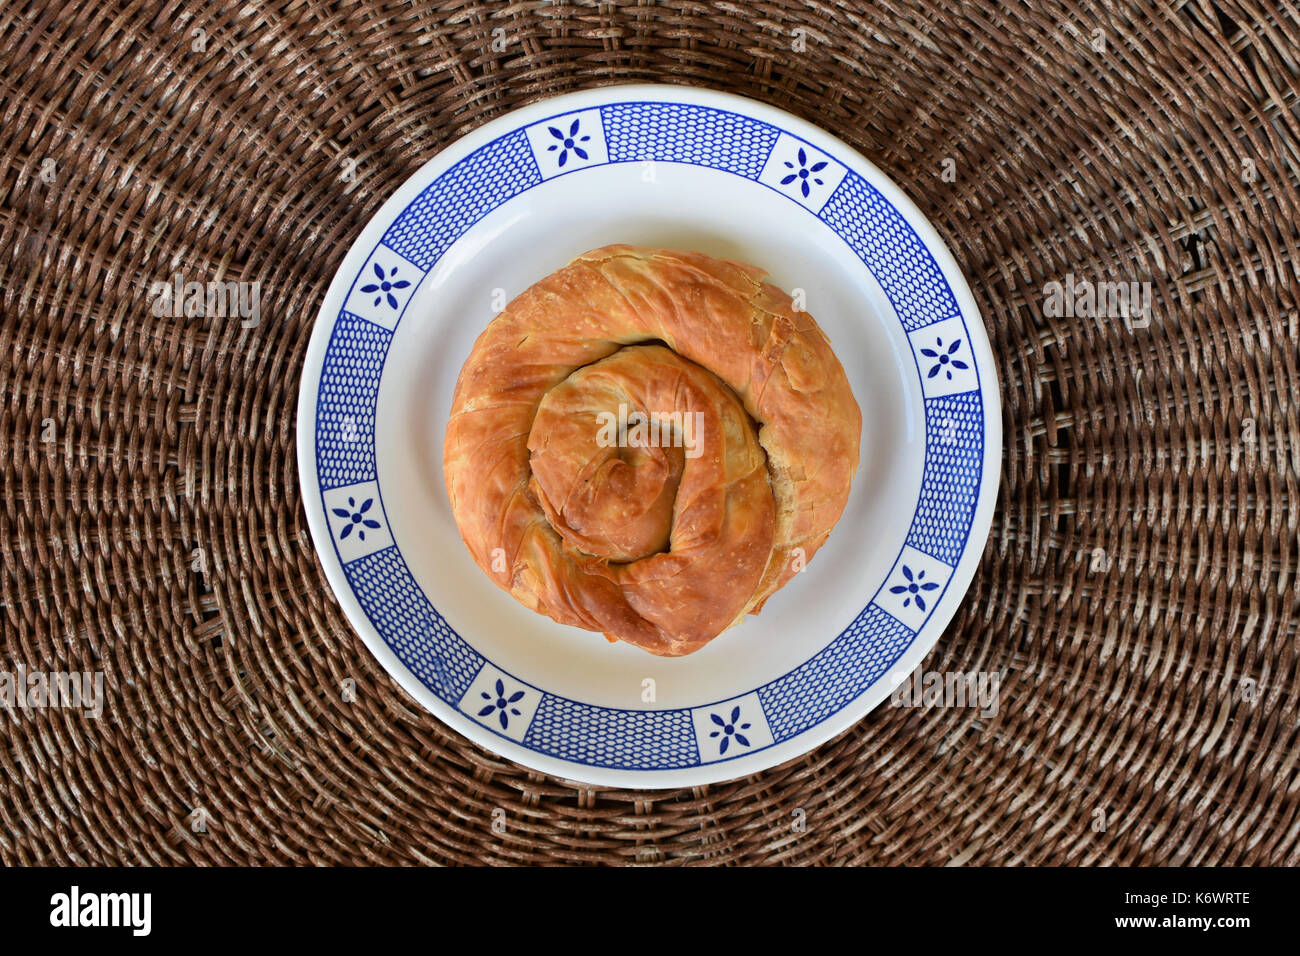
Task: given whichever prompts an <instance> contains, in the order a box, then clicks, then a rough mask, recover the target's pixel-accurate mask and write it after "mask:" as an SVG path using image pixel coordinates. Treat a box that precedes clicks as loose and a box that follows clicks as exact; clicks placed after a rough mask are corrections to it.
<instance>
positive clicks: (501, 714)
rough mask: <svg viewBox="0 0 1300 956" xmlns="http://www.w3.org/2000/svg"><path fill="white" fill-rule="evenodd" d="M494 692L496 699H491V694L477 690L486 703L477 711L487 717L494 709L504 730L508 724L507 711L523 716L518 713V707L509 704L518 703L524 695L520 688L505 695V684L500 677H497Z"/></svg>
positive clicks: (481, 715)
mask: <svg viewBox="0 0 1300 956" xmlns="http://www.w3.org/2000/svg"><path fill="white" fill-rule="evenodd" d="M496 692H497V693H496V700H493V699H492V695H491V694H489V693H488V692H487V691H480V692H479V696H480V697H482V698H483V699H484V700H486V701H487V702H488V704H487V706H486V707H484V708H483V709H482V710H480V711H479V712H478V715H479V716H480V717H487V716H489V715H490V714H491V713H492V711H494V710H495V711H496V712H497V719H498V720H500V721H501V729H502V730H506V729H507V728H508V727H509V726H510V718H509V717H507V716H506V713H507V712H509V713H511V714H513V715H514V716H516V717H522V716H523V714H522V713H520V711H519V708H518V707H511V706H510V705H511V704H515V703H518V702H519V701H520V700H522V699H523V696H524V692H523V691H522V690H517V691H515V692H514V693H513V694H511V695H510V696H509V697H507V696H506V685H505V684H504V683H503V682H502V681H501V679H500V678H497V686H496Z"/></svg>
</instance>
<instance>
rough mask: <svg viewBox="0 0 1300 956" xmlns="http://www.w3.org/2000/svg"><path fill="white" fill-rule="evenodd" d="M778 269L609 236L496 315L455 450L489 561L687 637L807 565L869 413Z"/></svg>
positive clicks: (513, 584)
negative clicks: (776, 276) (771, 272)
mask: <svg viewBox="0 0 1300 956" xmlns="http://www.w3.org/2000/svg"><path fill="white" fill-rule="evenodd" d="M765 278H766V273H765V272H763V271H762V270H760V269H758V268H756V267H754V266H751V265H746V264H744V263H740V262H734V261H730V260H725V259H716V258H713V257H711V256H707V255H704V254H703V253H699V252H676V251H671V250H657V249H643V248H638V247H634V246H627V245H611V246H605V247H603V248H600V249H596V250H593V251H591V252H588V253H586V254H584V255H581V256H579V257H578V258H576V259H574V260H573V261H572V262H571V263H569V265H567V266H565V267H564V268H562V269H559V270H558V271H556V272H553V273H552V274H550V275H548V276H546V277H545V278H544V279H542V280H541V281H539V282H537V283H536V284H534V285H533V286H532V287H530V288H529V289H527V290H526V291H525V292H523V293H522V294H521V295H520V296H519V297H518V298H516V299H515V300H514V301H513V302H511V303H510V304H509V305H508V306H507V308H506V309H505V311H504V312H502V313H501V314H500V315H498V316H497V317H496V318H495V319H493V320H492V321H491V322H490V323H489V324H488V326H487V328H486V329H485V330H484V331H483V333H482V335H480V336H479V338H478V341H477V342H476V343H475V345H474V349H473V351H472V352H471V353H470V356H469V358H468V359H467V360H466V362H465V365H464V367H463V368H462V369H461V372H460V378H459V380H458V381H457V383H456V392H455V395H454V397H453V399H452V411H451V417H450V420H449V421H448V425H447V437H446V442H445V445H444V449H443V452H444V455H443V469H444V475H445V477H446V481H447V492H448V495H449V496H450V498H451V505H452V511H453V513H454V514H455V517H456V523H457V525H458V526H459V528H460V533H461V536H462V537H463V538H464V540H465V543H466V545H467V546H468V547H469V550H470V553H471V554H472V555H473V557H474V560H475V561H476V562H477V563H478V565H479V567H481V568H482V569H483V570H484V572H486V573H487V574H488V576H489V577H491V578H492V580H494V581H495V582H496V583H497V584H498V585H500V586H501V587H502V588H504V589H505V590H507V591H509V592H510V593H511V594H512V595H514V597H515V598H516V599H517V600H519V601H520V602H521V603H522V604H524V605H525V606H527V607H529V608H532V609H533V610H534V611H537V612H539V613H541V614H546V615H549V616H550V617H552V618H554V619H555V620H557V621H559V622H561V623H563V624H572V625H574V626H576V627H581V628H585V629H587V630H591V631H600V632H603V633H604V634H605V636H606V637H607V638H609V639H610V640H619V641H626V642H627V643H629V644H633V645H636V646H637V647H640V648H643V649H645V650H647V651H649V652H650V653H652V654H658V655H663V656H680V655H683V654H689V653H691V652H692V651H695V650H698V649H699V648H701V647H703V646H704V645H705V644H707V643H708V642H709V641H711V640H712V639H713V638H715V637H716V636H717V635H718V634H720V633H721V632H722V631H724V630H726V629H727V628H729V627H731V626H732V625H734V624H737V623H739V622H740V621H741V620H742V619H743V618H744V616H745V615H746V614H757V613H758V612H759V611H760V610H761V609H762V607H763V603H764V602H765V601H766V600H767V599H768V598H769V597H770V596H771V595H772V594H773V593H774V592H775V591H776V590H778V589H779V588H780V587H782V586H783V585H784V584H785V583H786V582H787V581H789V580H790V578H791V577H793V576H794V575H795V574H796V573H798V571H799V570H801V569H802V568H803V566H804V565H806V564H807V562H808V561H809V560H810V559H811V558H812V556H813V554H814V553H815V552H816V551H817V549H818V548H820V547H821V546H822V545H823V544H824V543H825V541H826V539H827V537H828V536H829V535H830V532H831V529H832V528H833V527H834V525H835V523H836V521H838V520H839V517H840V515H841V514H842V513H843V510H844V506H845V503H846V501H847V500H848V495H849V486H850V484H851V483H852V480H853V475H854V474H855V472H856V470H857V466H858V445H859V438H860V433H861V430H862V416H861V412H860V411H859V409H858V405H857V402H856V401H854V398H853V393H852V391H851V389H850V388H849V383H848V379H847V378H846V376H845V374H844V369H843V367H842V366H841V365H840V362H839V360H838V359H837V358H836V357H835V353H834V352H833V351H832V350H831V346H830V342H829V341H828V340H827V338H826V336H825V335H824V334H823V333H822V331H821V329H819V328H818V327H817V323H816V322H814V321H813V318H812V316H810V315H808V314H807V313H806V312H801V311H796V310H795V309H794V306H793V302H792V301H791V298H790V296H789V295H787V294H786V293H785V292H782V291H781V290H780V289H778V288H776V286H774V285H772V284H771V283H769V282H766V281H764V280H765Z"/></svg>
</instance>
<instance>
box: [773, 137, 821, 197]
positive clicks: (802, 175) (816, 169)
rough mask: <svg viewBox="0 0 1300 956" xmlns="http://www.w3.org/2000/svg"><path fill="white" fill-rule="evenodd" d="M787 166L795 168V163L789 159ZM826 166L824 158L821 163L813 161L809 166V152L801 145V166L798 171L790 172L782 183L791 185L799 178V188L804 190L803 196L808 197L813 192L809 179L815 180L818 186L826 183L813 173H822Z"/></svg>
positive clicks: (787, 167)
mask: <svg viewBox="0 0 1300 956" xmlns="http://www.w3.org/2000/svg"><path fill="white" fill-rule="evenodd" d="M785 167H786V169H794V163H791V162H788V161H787V162H786V164H785ZM825 168H826V161H825V160H822V161H821V162H820V163H813V164H812V165H811V166H809V165H808V154H807V153H805V152H804V149H803V147H802V146H800V147H799V168H798V170H797V171H795V172H793V173H790V174H789V175H788V176H786V177H785V178H784V179H782V180H781V185H782V186H789V185H790V184H791V183H792V182H794V181H795V180H796V179H797V180H799V188H800V190H802V191H803V198H804V199H807V198H808V194H809V193H810V192H812V190H811V189H809V188H808V180H809V179H811V180H812V181H813V182H815V183H816V184H817V185H818V186H825V185H826V184H825V183H824V182H822V181H821V180H820V179H818V178H817V177H816V176H814V175H813V173H820V172H821V171H822V170H823V169H825Z"/></svg>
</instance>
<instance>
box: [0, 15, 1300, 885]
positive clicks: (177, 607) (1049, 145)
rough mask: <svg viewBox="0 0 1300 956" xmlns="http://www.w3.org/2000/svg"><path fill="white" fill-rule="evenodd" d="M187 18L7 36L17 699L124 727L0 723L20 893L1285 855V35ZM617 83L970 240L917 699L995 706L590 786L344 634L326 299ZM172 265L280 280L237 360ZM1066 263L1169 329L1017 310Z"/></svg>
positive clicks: (1288, 534)
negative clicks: (87, 700) (307, 409)
mask: <svg viewBox="0 0 1300 956" xmlns="http://www.w3.org/2000/svg"><path fill="white" fill-rule="evenodd" d="M217 7H218V5H216V4H207V3H197V2H191V0H162V2H139V0H120V2H107V3H80V4H79V3H76V2H61V0H36V2H22V0H8V2H6V3H4V4H3V6H2V7H0V49H2V50H3V60H2V63H0V65H2V66H3V69H2V70H0V106H2V108H3V110H2V114H0V142H2V143H3V156H4V170H3V173H4V175H3V180H2V183H3V185H0V243H2V246H3V250H4V255H3V257H2V258H0V292H2V294H3V327H2V328H0V396H2V398H0V400H2V402H3V405H2V406H0V433H2V435H3V446H0V447H2V450H3V458H2V460H0V480H2V483H3V489H2V493H0V499H2V500H0V548H3V553H2V555H0V560H2V561H3V567H2V570H0V602H2V603H3V608H2V609H0V651H2V654H3V660H2V661H0V668H3V669H7V670H14V669H15V668H17V667H18V666H19V665H21V666H24V667H26V668H28V669H31V670H40V669H44V670H65V671H70V670H83V671H94V670H102V671H103V673H104V674H105V679H106V692H107V696H108V701H107V705H106V708H105V711H104V715H103V717H102V718H101V719H99V720H94V719H90V718H87V717H84V716H81V715H80V714H77V713H73V712H70V711H67V710H58V709H46V710H29V709H23V708H17V709H14V710H3V709H0V721H3V725H4V733H3V739H2V740H0V859H2V860H3V861H4V862H5V863H8V864H15V863H26V864H30V863H96V864H113V863H149V862H159V863H172V862H195V863H343V862H375V863H415V862H473V861H480V862H493V863H500V862H524V863H573V862H610V863H659V862H662V863H694V862H709V863H723V862H727V863H733V862H741V863H756V862H797V863H848V862H853V863H860V862H871V863H936V864H937V863H1079V864H1100V863H1112V864H1133V863H1188V864H1256V863H1296V862H1297V861H1300V771H1298V770H1297V762H1298V761H1300V733H1298V731H1297V718H1298V716H1300V714H1298V710H1300V702H1298V700H1297V695H1298V692H1300V682H1298V681H1297V648H1298V641H1297V622H1298V619H1300V618H1298V616H1297V611H1298V610H1300V586H1298V585H1297V575H1298V574H1300V546H1298V542H1297V510H1296V507H1295V505H1296V500H1297V496H1298V495H1300V484H1298V482H1297V472H1298V471H1300V421H1297V404H1298V402H1297V387H1298V385H1300V368H1298V366H1300V329H1298V325H1300V279H1298V278H1297V269H1298V268H1300V265H1298V263H1300V230H1298V228H1297V223H1300V208H1298V207H1300V190H1297V170H1300V153H1298V150H1300V118H1298V116H1297V111H1298V110H1300V101H1298V93H1300V79H1298V77H1297V74H1298V73H1300V42H1298V41H1300V10H1298V9H1297V6H1296V4H1295V3H1294V2H1291V0H1217V2H1214V3H1211V2H1208V0H1190V2H1178V0H1167V2H1155V0H1136V2H1119V0H1102V2H1099V3H1077V4H1076V3H1068V2H1054V0H1043V2H1037V0H1036V2H1033V3H1020V2H1016V3H1010V2H997V3H986V4H972V3H969V2H960V0H943V2H941V3H920V2H912V0H881V2H878V3H870V4H869V3H867V2H865V0H854V2H848V0H844V2H840V0H807V2H803V3H770V2H762V3H739V2H729V3H714V4H709V3H701V2H695V0H662V2H649V0H641V2H602V3H598V4H597V3H590V2H584V3H569V2H554V3H552V2H512V3H480V2H473V0H462V2H447V3H427V4H426V3H417V4H411V3H407V2H373V3H372V2H366V0H344V2H337V3H330V2H322V0H296V2H292V3H290V2H283V0H268V2H266V3H259V4H255V5H252V6H245V5H242V4H231V5H229V6H228V8H227V9H226V10H225V11H224V12H219V11H218V10H217V9H216V8H217ZM497 28H500V29H501V30H503V31H504V32H503V33H501V32H498V33H495V34H494V32H493V31H494V30H496V29H497ZM494 38H497V39H504V42H498V43H497V46H498V47H501V46H504V49H494V48H493V40H494ZM631 80H638V81H657V82H673V83H688V84H697V85H702V86H707V87H713V88H717V89H725V90H729V91H733V92H737V93H741V94H744V95H748V96H751V97H754V98H757V99H760V100H764V101H767V102H769V103H772V104H775V105H777V106H780V107H783V108H784V109H787V110H790V111H791V112H793V113H795V114H797V115H799V116H802V117H804V118H806V119H809V120H811V121H813V122H816V123H818V124H820V125H822V126H823V127H825V128H826V129H828V130H830V131H831V132H833V133H835V134H836V135H838V136H840V137H842V138H843V139H845V140H846V141H848V142H849V143H850V144H852V145H853V146H854V147H856V148H857V149H859V150H860V151H861V152H862V153H864V154H865V155H866V156H867V157H869V158H870V159H872V160H873V161H874V162H875V163H877V164H878V165H879V166H880V167H881V168H882V169H884V170H885V172H886V173H887V174H889V175H890V176H892V177H893V178H894V179H895V180H896V181H897V182H898V183H900V184H901V185H902V186H903V187H904V189H905V190H906V191H908V192H909V193H910V194H911V195H912V197H913V198H914V199H915V200H916V201H917V203H918V204H919V205H920V207H921V209H922V210H923V212H924V213H925V214H926V215H927V216H928V217H930V219H931V221H932V222H934V223H935V225H936V226H937V227H938V229H939V231H940V232H941V233H942V234H943V235H944V237H945V238H946V240H947V241H948V242H949V244H950V245H951V247H952V249H953V251H954V252H955V254H956V256H957V258H958V260H959V262H960V263H961V265H962V268H963V270H964V271H965V273H966V275H967V277H968V278H969V281H970V283H971V286H972V288H973V289H974V291H975V295H976V297H977V299H978V301H979V303H980V306H981V308H982V310H983V312H984V316H985V318H986V321H987V324H988V328H989V334H990V337H991V339H992V343H993V349H994V353H995V354H996V356H997V360H998V368H999V374H1000V376H1001V382H1002V389H1003V403H1004V431H1005V462H1004V473H1003V482H1002V487H1001V491H1000V494H999V498H998V513H997V516H996V518H995V519H994V524H993V532H992V536H991V538H990V540H989V542H988V545H987V547H986V549H985V552H984V561H983V565H982V567H981V569H980V572H979V574H978V576H977V577H976V579H975V583H974V585H973V586H972V589H971V591H970V593H969V595H968V597H967V600H966V602H965V604H964V606H963V609H962V610H961V612H960V613H959V614H958V616H957V617H956V619H955V620H954V621H953V623H952V624H951V625H950V626H949V628H948V630H947V632H946V634H945V636H944V638H943V639H942V640H941V642H940V644H939V645H938V647H937V649H936V650H935V651H934V653H933V654H932V655H931V657H930V658H929V659H928V661H927V663H926V667H927V669H930V670H939V671H950V670H963V671H969V670H993V669H996V670H1000V671H1001V672H1002V673H1003V674H1004V680H1003V684H1002V703H1001V708H1000V710H999V712H998V715H997V716H996V717H995V718H991V719H988V720H984V719H982V718H980V716H979V714H978V712H977V711H975V710H971V709H959V708H947V709H945V708H931V709H924V708H918V709H893V708H890V707H888V706H886V707H882V708H879V709H878V710H877V711H876V712H874V713H873V714H872V715H871V716H870V717H868V718H867V719H865V720H864V721H862V722H861V723H860V724H859V725H857V726H856V727H854V728H853V729H851V730H850V731H848V732H847V733H845V734H843V735H842V736H840V737H839V738H837V739H836V740H834V741H833V742H831V743H828V744H826V745H825V746H823V747H821V748H819V749H818V750H816V751H815V752H813V753H811V754H809V755H808V756H806V757H805V758H803V759H800V760H796V761H793V762H792V763H789V764H787V765H785V766H783V767H780V768H778V769H775V770H772V771H769V772H767V773H763V774H761V775H759V776H757V777H754V778H751V779H747V780H740V781H736V782H733V783H728V784H723V785H717V786H710V787H705V788H699V789H698V790H682V791H676V792H654V793H652V792H644V793H638V792H631V791H619V790H603V789H593V788H585V787H579V786H575V785H570V784H568V783H565V782H563V781H558V780H554V779H549V778H546V777H544V776H542V775H539V774H535V773H531V772H528V771H526V770H523V769H521V768H520V767H517V766H514V765H511V764H510V763H508V762H505V761H503V760H500V759H497V758H494V757H493V756H492V755H490V754H488V753H486V752H484V751H482V750H480V749H479V748H477V747H476V746H474V745H472V744H469V743H468V742H467V741H465V740H463V739H461V738H459V737H457V736H456V735H454V734H452V733H450V732H448V731H447V730H445V729H444V728H443V727H442V726H441V725H440V724H439V723H437V722H436V721H435V720H434V719H433V718H432V717H431V716H429V715H428V714H426V713H425V712H423V711H422V710H421V709H420V708H419V707H418V706H417V705H416V704H415V703H414V702H413V701H412V700H411V699H410V698H408V697H407V696H406V695H405V694H404V693H403V692H401V691H400V690H399V689H398V688H397V686H396V685H395V684H394V683H393V681H392V680H390V679H389V677H388V676H387V675H386V673H385V672H384V671H383V670H382V669H381V668H380V667H379V666H378V664H377V663H376V662H375V660H374V659H373V658H372V657H371V656H370V654H369V653H368V652H367V651H366V649H365V647H364V646H363V645H362V643H361V641H360V640H359V639H358V638H357V637H356V635H355V634H354V633H353V631H352V629H351V628H350V626H349V625H348V623H347V621H346V619H345V618H344V616H343V615H342V613H341V612H340V610H339V607H338V605H337V604H336V603H335V600H334V597H333V595H332V593H331V591H330V589H329V588H328V586H327V585H326V583H325V579H324V577H323V575H322V573H321V569H320V567H319V565H318V564H317V561H316V558H315V555H314V553H313V550H312V545H311V542H310V539H309V535H308V532H307V527H306V522H305V517H304V514H303V510H302V505H301V502H300V500H299V493H298V477H297V472H296V467H295V448H294V423H295V413H296V396H297V385H298V376H299V372H300V370H301V367H302V361H303V352H304V348H305V346H306V343H307V338H308V334H309V332H310V329H311V325H312V322H313V319H314V317H315V313H316V308H317V306H318V304H319V303H320V301H321V298H322V296H323V295H324V293H325V289H326V286H327V285H328V283H329V281H330V278H331V276H332V275H333V273H334V270H335V269H336V268H337V267H338V265H339V263H340V262H341V260H342V257H343V255H344V253H345V251H346V250H347V248H348V245H349V243H350V242H351V241H352V240H353V238H354V237H356V236H357V234H358V233H359V231H360V230H361V228H362V226H363V224H364V223H365V222H366V220H367V219H368V218H369V217H370V216H371V215H372V214H373V213H374V212H375V211H376V210H377V209H378V207H379V205H380V204H381V203H382V202H383V200H384V199H385V198H386V197H387V196H388V195H389V194H390V193H391V192H392V191H393V190H394V189H395V188H396V187H397V186H398V185H399V184H400V183H401V182H403V181H404V180H405V179H406V178H407V177H408V176H409V175H411V173H412V172H413V171H414V170H415V169H416V168H417V167H418V166H419V165H420V164H421V163H423V162H424V161H425V160H427V159H428V158H429V157H431V156H432V155H434V154H435V153H436V152H437V151H438V150H440V149H441V148H443V147H444V146H446V145H447V144H448V143H450V142H452V141H453V140H455V139H456V138H457V137H458V136H460V135H461V134H463V133H465V132H466V131H468V130H471V129H473V128H475V127H476V126H478V125H480V124H482V123H483V122H485V121H487V120H488V119H490V118H493V117H497V116H501V115H502V114H503V113H505V112H506V111H508V110H510V109H511V108H513V107H516V106H519V105H521V104H524V103H529V102H532V101H534V100H536V99H538V98H540V97H544V96H548V95H551V94H554V93H559V92H563V91H568V90H573V89H577V88H580V87H584V86H590V85H594V84H604V83H612V82H626V81H631ZM946 159H951V160H952V161H953V162H952V163H951V164H948V165H945V164H944V160H946ZM945 170H950V171H951V175H949V176H947V177H945V176H944V175H943V173H944V171H945ZM949 180H951V181H949ZM178 270H181V271H184V273H185V275H186V278H187V279H199V280H207V279H235V280H245V281H254V280H256V281H258V282H260V284H261V290H262V302H261V311H262V316H261V322H260V324H259V325H258V326H257V327H256V328H250V329H244V328H241V325H240V323H239V322H236V321H231V320H222V319H214V318H191V319H185V318H179V319H178V318H172V317H170V316H166V317H162V318H159V317H156V316H155V315H153V313H152V310H151V308H150V285H151V283H153V282H155V281H167V280H169V278H170V277H171V276H172V274H173V273H175V272H176V271H178ZM1070 274H1073V275H1074V276H1075V277H1076V279H1079V280H1082V279H1089V280H1091V281H1098V280H1103V279H1104V280H1114V281H1125V282H1150V283H1151V287H1150V288H1151V296H1152V310H1151V317H1150V324H1149V326H1148V327H1145V328H1143V327H1141V323H1132V322H1125V321H1124V320H1123V319H1120V318H1102V319H1096V318H1093V319H1086V318H1067V317H1055V318H1053V317H1049V316H1047V315H1046V314H1045V310H1044V292H1043V290H1044V286H1045V285H1046V284H1047V283H1049V282H1052V281H1065V280H1066V277H1067V276H1068V275H1070ZM1098 549H1099V550H1098ZM348 679H351V680H353V681H355V688H356V692H355V700H351V701H349V700H347V699H345V696H352V695H350V694H347V695H345V694H344V693H343V691H342V690H341V688H342V687H343V686H344V682H345V681H346V680H348ZM494 811H496V812H494ZM494 823H495V824H496V826H495V828H494Z"/></svg>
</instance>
